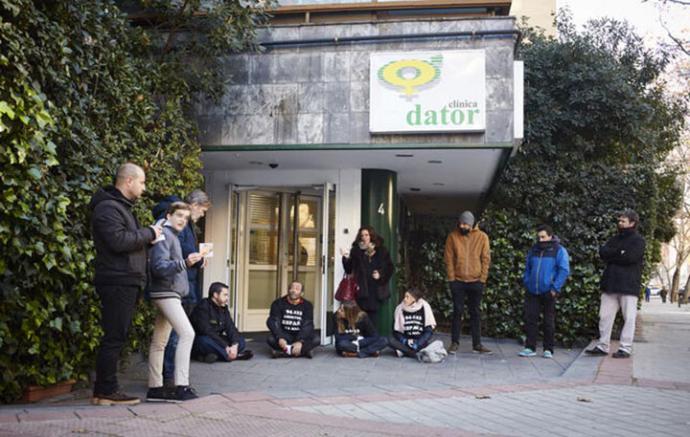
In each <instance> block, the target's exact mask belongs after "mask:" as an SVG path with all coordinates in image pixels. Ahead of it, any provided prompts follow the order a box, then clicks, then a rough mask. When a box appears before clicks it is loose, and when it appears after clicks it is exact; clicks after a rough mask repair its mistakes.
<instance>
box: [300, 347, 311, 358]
mask: <svg viewBox="0 0 690 437" xmlns="http://www.w3.org/2000/svg"><path fill="white" fill-rule="evenodd" d="M302 356H303V357H307V358H314V349H311V350H309V351H307V352H303V353H302Z"/></svg>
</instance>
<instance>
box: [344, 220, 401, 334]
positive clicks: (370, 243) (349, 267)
mask: <svg viewBox="0 0 690 437" xmlns="http://www.w3.org/2000/svg"><path fill="white" fill-rule="evenodd" d="M341 253H342V255H343V267H344V268H345V273H347V274H353V275H354V277H355V279H356V280H357V285H358V286H359V291H358V293H357V305H359V307H360V308H362V309H363V310H364V311H366V313H367V314H368V315H369V318H370V319H371V321H372V323H373V324H374V326H377V324H378V311H379V307H380V306H381V302H383V301H385V300H386V299H388V297H390V291H389V290H388V281H390V279H391V276H393V271H394V267H393V261H391V257H390V255H389V254H388V250H386V248H385V247H384V246H383V238H381V237H380V236H378V235H376V231H375V230H374V228H372V227H371V226H363V227H362V228H360V230H359V232H357V238H356V239H355V241H354V242H353V243H352V248H351V250H350V251H341Z"/></svg>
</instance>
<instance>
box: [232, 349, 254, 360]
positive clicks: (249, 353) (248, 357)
mask: <svg viewBox="0 0 690 437" xmlns="http://www.w3.org/2000/svg"><path fill="white" fill-rule="evenodd" d="M253 356H254V352H252V351H250V350H246V351H243V352H242V353H239V354H237V358H235V359H236V360H241V361H242V360H251V359H252V357H253Z"/></svg>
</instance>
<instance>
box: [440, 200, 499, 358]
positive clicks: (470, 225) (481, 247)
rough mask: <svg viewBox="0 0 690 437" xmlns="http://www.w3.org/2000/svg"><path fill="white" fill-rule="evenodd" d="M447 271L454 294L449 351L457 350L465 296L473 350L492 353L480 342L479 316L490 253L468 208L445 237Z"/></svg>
mask: <svg viewBox="0 0 690 437" xmlns="http://www.w3.org/2000/svg"><path fill="white" fill-rule="evenodd" d="M443 257H444V260H445V262H446V272H447V275H448V283H449V284H450V291H451V293H452V294H453V324H452V336H451V344H450V347H449V348H448V352H450V353H456V352H457V350H458V343H459V341H460V321H461V319H462V315H463V310H464V304H465V298H467V306H468V310H469V314H470V328H471V331H472V351H473V352H474V353H478V354H491V353H492V352H491V350H490V349H488V348H486V347H484V346H483V345H482V342H481V323H482V321H481V315H480V312H479V304H480V303H481V301H482V294H483V293H484V285H485V284H486V280H487V279H488V277H489V266H490V265H491V252H490V250H489V237H488V236H487V235H486V234H485V233H484V232H482V231H481V230H479V228H476V227H474V215H472V213H471V212H470V211H465V212H463V213H462V214H460V218H459V219H458V225H457V228H456V229H454V230H453V231H452V232H451V233H450V234H449V235H448V238H447V239H446V249H445V252H444V256H443Z"/></svg>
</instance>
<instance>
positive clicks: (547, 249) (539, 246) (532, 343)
mask: <svg viewBox="0 0 690 437" xmlns="http://www.w3.org/2000/svg"><path fill="white" fill-rule="evenodd" d="M537 240H538V241H537V243H536V244H535V245H534V246H532V248H531V249H530V251H529V252H528V253H527V262H526V263H525V273H524V275H523V277H522V281H523V283H524V284H525V288H526V289H527V293H525V330H526V331H527V341H526V343H525V349H523V350H522V351H521V352H520V353H519V355H520V356H521V357H533V356H535V355H537V352H536V350H537V333H538V328H539V326H538V323H539V313H540V312H541V308H542V307H544V358H552V357H553V343H554V331H555V313H556V298H557V297H558V295H559V294H560V293H561V289H562V288H563V285H564V284H565V281H566V279H568V275H569V274H570V264H569V259H568V251H567V250H565V247H563V246H561V245H560V242H559V241H558V237H556V236H554V235H553V229H551V226H549V225H540V226H539V227H538V228H537Z"/></svg>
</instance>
